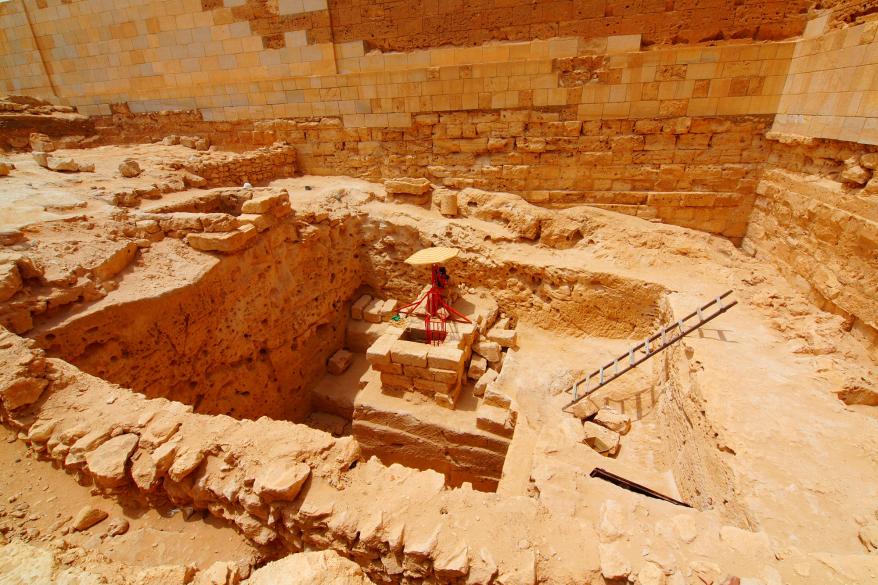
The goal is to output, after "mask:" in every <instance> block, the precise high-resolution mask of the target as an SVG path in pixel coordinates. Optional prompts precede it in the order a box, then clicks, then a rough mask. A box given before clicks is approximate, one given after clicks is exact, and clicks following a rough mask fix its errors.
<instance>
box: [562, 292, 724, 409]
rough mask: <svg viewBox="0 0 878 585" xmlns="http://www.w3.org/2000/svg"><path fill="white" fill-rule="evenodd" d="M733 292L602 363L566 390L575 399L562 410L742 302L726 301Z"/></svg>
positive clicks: (721, 296)
mask: <svg viewBox="0 0 878 585" xmlns="http://www.w3.org/2000/svg"><path fill="white" fill-rule="evenodd" d="M731 294H732V291H730V290H729V291H726V292H725V293H723V294H721V295H720V296H718V297H716V298H715V299H713V300H712V301H710V302H709V303H707V304H706V305H704V306H703V307H699V308H698V309H695V310H694V311H693V312H691V313H689V314H688V315H686V316H685V317H683V318H682V319H680V320H679V321H677V322H676V323H670V324H668V325H665V326H663V327H662V328H660V329H659V330H658V331H657V332H656V333H654V334H653V335H652V336H650V337H648V338H646V339H645V340H643V341H642V342H640V343H638V344H637V345H634V346H632V347H631V348H629V349H628V351H627V352H626V353H623V354H622V355H620V356H619V357H617V358H616V359H614V360H613V361H611V362H609V363H608V364H606V365H603V366H601V367H600V368H598V369H597V370H595V371H594V372H592V373H590V374H589V375H588V376H586V377H585V378H582V379H580V380H578V381H577V382H574V384H573V386H571V387H570V388H568V389H567V390H566V392H573V400H571V401H570V402H568V403H567V404H565V405H564V407H563V408H562V410H567V409H568V408H570V407H571V406H573V405H574V404H576V403H577V402H579V401H580V400H583V399H584V398H587V397H588V396H590V395H591V394H594V393H595V392H597V391H598V390H600V389H601V388H603V387H604V386H606V385H607V384H609V383H610V382H612V381H613V380H615V379H616V378H618V377H619V376H621V375H622V374H624V373H625V372H627V371H629V370H633V369H634V368H636V367H637V366H639V365H640V364H642V363H643V362H645V361H646V360H648V359H649V358H651V357H652V356H654V355H656V354H658V353H660V352H661V351H662V350H663V349H666V348H667V347H669V346H671V345H673V344H674V343H676V342H678V341H680V340H681V339H683V338H684V337H685V336H686V335H688V334H690V333H692V332H693V331H695V330H696V329H698V328H699V327H701V326H703V325H704V324H705V323H707V322H709V321H712V320H713V319H716V318H717V317H719V316H720V315H722V314H723V313H725V312H726V311H728V310H729V309H731V308H732V307H734V306H735V305H737V304H738V301H735V300H731V301H728V300H724V299H726V298H727V297H728V296H730V295H731Z"/></svg>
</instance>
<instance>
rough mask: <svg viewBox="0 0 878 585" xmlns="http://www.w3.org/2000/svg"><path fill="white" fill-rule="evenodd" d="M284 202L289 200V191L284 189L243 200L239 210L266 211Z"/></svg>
mask: <svg viewBox="0 0 878 585" xmlns="http://www.w3.org/2000/svg"><path fill="white" fill-rule="evenodd" d="M284 202H289V193H287V192H286V191H282V192H280V193H272V194H270V195H261V196H259V197H254V198H253V199H249V200H247V201H245V202H244V204H243V205H242V206H241V211H242V212H243V213H268V212H270V211H271V210H272V209H274V208H275V207H277V206H279V205H281V204H282V203H284Z"/></svg>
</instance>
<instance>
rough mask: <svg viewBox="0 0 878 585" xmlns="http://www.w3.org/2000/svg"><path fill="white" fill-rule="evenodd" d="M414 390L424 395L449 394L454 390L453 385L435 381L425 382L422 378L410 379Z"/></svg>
mask: <svg viewBox="0 0 878 585" xmlns="http://www.w3.org/2000/svg"><path fill="white" fill-rule="evenodd" d="M412 380H413V382H414V387H415V390H418V391H420V392H423V393H424V394H436V393H437V392H438V393H440V394H450V393H451V391H452V390H453V389H454V383H453V382H452V383H446V382H437V381H436V380H425V379H423V378H412Z"/></svg>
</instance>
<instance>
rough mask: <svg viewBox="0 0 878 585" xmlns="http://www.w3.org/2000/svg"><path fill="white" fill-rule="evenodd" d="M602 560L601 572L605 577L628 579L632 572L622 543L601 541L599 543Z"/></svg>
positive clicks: (609, 578)
mask: <svg viewBox="0 0 878 585" xmlns="http://www.w3.org/2000/svg"><path fill="white" fill-rule="evenodd" d="M598 554H599V555H600V560H601V574H602V575H603V576H604V579H608V580H615V579H627V578H628V575H630V574H631V565H630V563H629V562H628V559H627V558H626V556H625V551H624V549H623V548H622V545H621V543H618V542H612V543H601V544H599V545H598Z"/></svg>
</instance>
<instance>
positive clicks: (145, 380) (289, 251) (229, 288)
mask: <svg viewBox="0 0 878 585" xmlns="http://www.w3.org/2000/svg"><path fill="white" fill-rule="evenodd" d="M348 229H349V228H348V227H347V226H346V225H345V224H344V223H338V224H334V225H332V226H330V225H329V224H328V223H324V224H321V225H318V226H313V227H308V228H305V229H304V230H303V232H302V234H301V239H300V235H299V233H298V230H297V225H296V222H295V221H292V220H287V221H284V222H282V223H280V224H278V225H277V226H275V227H274V228H272V229H271V230H269V231H268V232H267V233H266V234H264V235H263V236H262V238H260V239H259V241H258V242H257V243H256V244H255V245H253V246H252V247H250V248H248V249H246V250H244V251H242V252H240V253H238V254H235V255H232V256H224V257H221V259H220V260H219V262H217V263H216V265H215V266H214V267H213V268H211V269H210V270H209V271H208V272H207V273H206V274H204V275H203V276H202V277H201V278H200V279H198V281H197V282H195V283H194V284H190V285H188V286H185V287H181V288H179V289H176V290H174V291H172V292H169V293H166V294H163V295H161V296H159V297H155V298H147V299H141V300H137V301H134V302H128V303H119V304H114V305H112V306H108V307H105V308H102V309H101V310H100V311H98V312H94V313H91V314H88V315H87V316H83V317H81V318H76V319H72V320H70V321H69V322H66V323H64V324H63V325H62V326H60V327H56V328H54V329H52V330H51V331H50V332H48V333H46V334H44V335H43V336H41V341H42V343H43V344H44V345H45V347H47V349H48V350H49V351H50V352H51V353H54V354H57V355H61V356H62V357H64V358H65V359H66V360H67V361H69V362H71V363H73V364H75V365H77V366H78V367H80V368H81V369H82V370H84V371H86V372H88V373H91V374H93V375H95V376H99V377H101V378H103V379H106V380H109V381H111V382H114V383H117V384H120V385H122V386H125V387H128V388H132V389H134V390H137V391H139V392H142V393H143V394H145V395H146V396H149V397H164V398H168V399H171V400H174V401H178V402H183V403H186V404H191V405H193V406H194V407H195V409H196V411H198V412H203V413H210V414H227V415H230V416H234V417H236V418H258V417H260V416H264V415H265V416H270V417H272V418H276V419H284V420H301V419H302V418H304V416H305V415H307V414H308V412H309V410H310V402H309V393H308V389H309V387H310V385H311V384H313V382H315V381H316V380H317V379H319V378H320V377H321V376H322V375H323V374H324V373H325V363H326V359H327V358H328V357H329V356H330V355H332V353H333V352H335V351H336V350H338V349H339V348H340V347H342V345H343V343H344V330H345V324H346V319H347V305H346V303H347V301H348V299H349V298H350V297H351V296H352V295H353V293H354V291H355V290H356V288H357V287H358V286H359V284H360V280H359V272H360V271H359V269H358V266H357V262H356V260H355V252H356V248H357V241H356V240H355V239H353V238H351V237H349V234H348V233H347V230H348Z"/></svg>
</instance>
